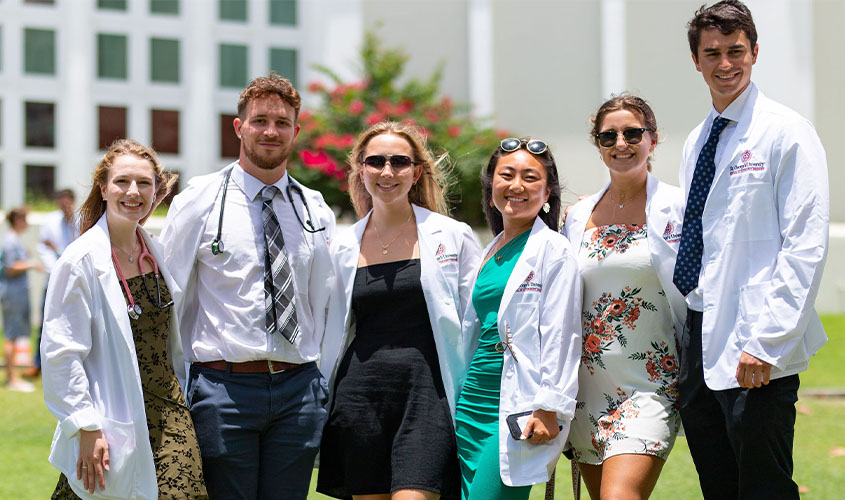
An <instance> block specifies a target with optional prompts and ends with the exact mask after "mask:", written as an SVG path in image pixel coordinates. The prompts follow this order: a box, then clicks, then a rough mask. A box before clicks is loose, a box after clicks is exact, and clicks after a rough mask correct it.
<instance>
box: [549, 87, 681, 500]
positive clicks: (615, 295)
mask: <svg viewBox="0 0 845 500" xmlns="http://www.w3.org/2000/svg"><path fill="white" fill-rule="evenodd" d="M592 123H593V128H592V131H591V137H592V141H593V144H595V146H596V147H597V148H598V150H599V154H600V155H601V158H602V161H603V162H604V164H605V166H606V167H607V169H608V173H609V175H610V182H608V183H607V185H605V187H604V188H603V189H602V190H601V191H599V192H598V193H596V194H594V195H592V196H589V197H587V198H585V199H584V200H582V201H580V202H579V203H577V204H576V205H575V206H573V207H572V209H571V210H570V211H569V213H568V215H567V219H566V224H565V225H564V227H563V231H562V232H563V234H564V235H566V237H567V238H568V239H569V241H570V243H572V251H573V253H575V254H576V255H577V256H578V263H579V268H580V269H581V275H582V277H583V279H584V303H583V306H582V324H583V336H584V344H583V347H582V350H581V368H580V372H579V377H578V398H577V400H578V406H577V409H576V410H575V420H574V421H573V422H572V428H571V429H570V431H569V443H568V448H569V449H570V450H571V452H572V454H573V455H574V459H575V460H576V462H577V463H578V467H579V469H580V471H581V474H582V476H583V478H584V482H585V484H586V486H587V490H588V491H589V493H590V498H593V499H594V500H598V499H599V498H648V497H649V496H650V495H651V492H652V490H653V489H654V486H655V484H656V483H657V478H658V476H659V475H660V471H661V469H662V468H663V464H664V463H665V461H666V458H667V457H668V456H669V453H670V452H671V450H672V446H673V445H674V443H675V437H676V436H677V433H678V428H679V427H680V424H681V421H680V416H679V415H678V353H677V341H676V333H677V334H680V332H681V330H682V328H683V324H684V320H685V319H686V311H687V309H686V303H685V302H684V297H683V296H682V295H681V294H680V292H679V291H678V290H677V288H675V285H674V284H673V283H672V272H673V270H674V268H675V257H676V255H677V251H678V242H679V241H680V234H681V222H682V219H683V192H682V191H681V190H680V189H679V188H677V187H675V186H670V185H668V184H665V183H663V182H660V181H658V180H657V178H656V177H654V176H652V175H651V173H650V172H651V154H652V153H653V151H654V148H655V147H656V146H657V142H658V133H657V120H656V119H655V117H654V112H653V111H652V110H651V107H650V106H649V105H648V103H646V102H645V100H643V99H642V98H640V97H637V96H634V95H630V94H622V95H620V96H617V97H613V98H611V99H609V100H607V101H605V102H604V103H603V104H602V105H601V106H600V107H599V109H598V111H597V112H596V114H595V116H594V117H593V118H592Z"/></svg>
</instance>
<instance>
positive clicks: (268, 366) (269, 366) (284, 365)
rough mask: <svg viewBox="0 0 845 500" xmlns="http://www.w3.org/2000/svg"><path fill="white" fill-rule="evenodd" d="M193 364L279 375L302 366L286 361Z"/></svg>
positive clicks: (222, 369)
mask: <svg viewBox="0 0 845 500" xmlns="http://www.w3.org/2000/svg"><path fill="white" fill-rule="evenodd" d="M194 364H195V365H198V366H204V367H206V368H211V369H213V370H220V371H227V370H229V368H230V367H231V371H232V373H280V372H284V371H291V370H296V369H297V368H299V367H300V366H302V365H298V364H296V363H288V362H287V361H270V360H269V359H262V360H258V361H244V362H243V363H229V362H228V361H223V360H222V359H221V360H219V361H197V362H195V363H194Z"/></svg>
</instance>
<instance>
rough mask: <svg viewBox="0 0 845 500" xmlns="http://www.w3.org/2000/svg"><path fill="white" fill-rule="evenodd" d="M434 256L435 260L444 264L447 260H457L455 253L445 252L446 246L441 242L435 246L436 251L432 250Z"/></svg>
mask: <svg viewBox="0 0 845 500" xmlns="http://www.w3.org/2000/svg"><path fill="white" fill-rule="evenodd" d="M434 258H436V259H437V262H438V263H440V264H445V263H447V262H457V261H458V254H456V253H446V246H445V245H443V243H441V244H440V245H439V246H438V247H437V251H436V252H434Z"/></svg>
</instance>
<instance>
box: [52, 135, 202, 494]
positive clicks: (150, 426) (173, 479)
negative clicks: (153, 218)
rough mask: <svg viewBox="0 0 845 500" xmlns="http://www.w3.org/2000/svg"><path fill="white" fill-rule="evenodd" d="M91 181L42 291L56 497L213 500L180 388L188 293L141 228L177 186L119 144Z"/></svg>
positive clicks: (140, 149) (136, 151)
mask: <svg viewBox="0 0 845 500" xmlns="http://www.w3.org/2000/svg"><path fill="white" fill-rule="evenodd" d="M93 177H94V182H93V185H92V186H91V191H90V192H89V193H88V198H87V199H86V200H85V203H83V205H82V207H81V209H80V231H81V233H82V234H81V235H80V237H79V238H78V239H77V240H76V241H74V242H73V243H71V244H70V245H68V247H67V248H66V249H65V251H64V252H63V253H62V256H61V257H59V260H58V261H57V262H56V264H55V265H54V266H53V271H52V273H51V275H50V282H49V284H48V286H47V305H46V308H45V311H44V337H43V339H42V346H41V356H42V360H41V366H42V368H43V380H44V401H45V402H46V403H47V407H48V408H49V409H50V411H51V412H52V413H53V415H54V416H55V417H56V418H57V419H58V421H59V422H58V424H57V425H56V432H55V434H54V436H53V445H52V449H51V451H50V463H51V464H53V465H54V466H55V467H56V468H57V469H59V471H60V472H61V475H60V476H59V481H58V484H57V485H56V489H55V491H54V492H53V496H52V498H53V499H54V500H57V499H76V498H83V499H89V498H133V499H135V498H137V499H157V498H180V499H181V498H185V499H203V498H207V495H206V491H205V486H204V484H203V476H202V464H201V462H200V457H199V445H198V444H197V438H196V434H195V432H194V426H193V422H192V421H191V414H190V412H189V411H188V407H187V405H186V403H185V397H184V395H183V390H182V388H183V387H184V383H185V362H184V357H183V355H182V348H181V343H180V337H179V326H178V322H177V321H176V316H175V313H174V307H173V304H174V301H175V302H176V303H178V302H179V301H180V300H181V295H180V293H179V292H180V291H179V289H178V287H176V286H175V284H174V282H173V280H172V279H171V277H170V273H169V272H168V270H167V267H166V265H165V264H164V263H163V262H162V251H161V246H160V245H159V244H158V243H157V242H156V241H155V240H154V239H153V238H152V237H151V236H150V234H149V233H148V232H146V231H145V230H144V229H143V228H142V225H143V223H144V222H145V221H146V220H147V218H148V217H149V216H150V214H151V213H152V211H153V209H155V207H156V206H157V205H158V203H159V202H160V201H161V200H162V199H163V198H164V197H165V196H166V195H167V193H168V192H169V191H170V189H171V187H172V186H173V184H174V182H175V180H176V176H175V174H169V173H167V172H164V171H163V170H162V168H161V164H160V163H159V161H158V158H157V157H156V155H155V153H153V152H152V151H151V150H150V149H148V148H146V147H144V146H143V145H141V144H139V143H137V142H135V141H132V140H129V139H121V140H118V141H116V142H115V143H114V144H112V145H111V146H110V147H109V149H108V150H107V151H106V153H105V155H104V156H103V158H102V160H101V161H100V163H99V164H98V165H97V168H96V169H95V170H94V176H93Z"/></svg>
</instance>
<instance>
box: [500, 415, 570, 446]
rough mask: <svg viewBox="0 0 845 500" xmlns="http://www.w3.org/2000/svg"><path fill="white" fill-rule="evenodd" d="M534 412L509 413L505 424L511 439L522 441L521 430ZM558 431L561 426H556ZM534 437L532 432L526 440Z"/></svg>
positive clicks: (560, 429)
mask: <svg viewBox="0 0 845 500" xmlns="http://www.w3.org/2000/svg"><path fill="white" fill-rule="evenodd" d="M533 413H534V411H532V410H528V411H523V412H519V413H511V414H510V415H508V416H507V417H506V418H505V423H507V424H508V430H510V431H511V437H512V438H514V439H516V440H517V441H522V429H524V428H525V424H527V423H528V419H529V418H531V414H533ZM557 428H558V430H559V431H562V430H563V426H562V425H558V426H557ZM533 435H534V432H533V431H532V432H530V433H529V434H528V436H527V437H526V439H528V438H530V437H531V436H533Z"/></svg>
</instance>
